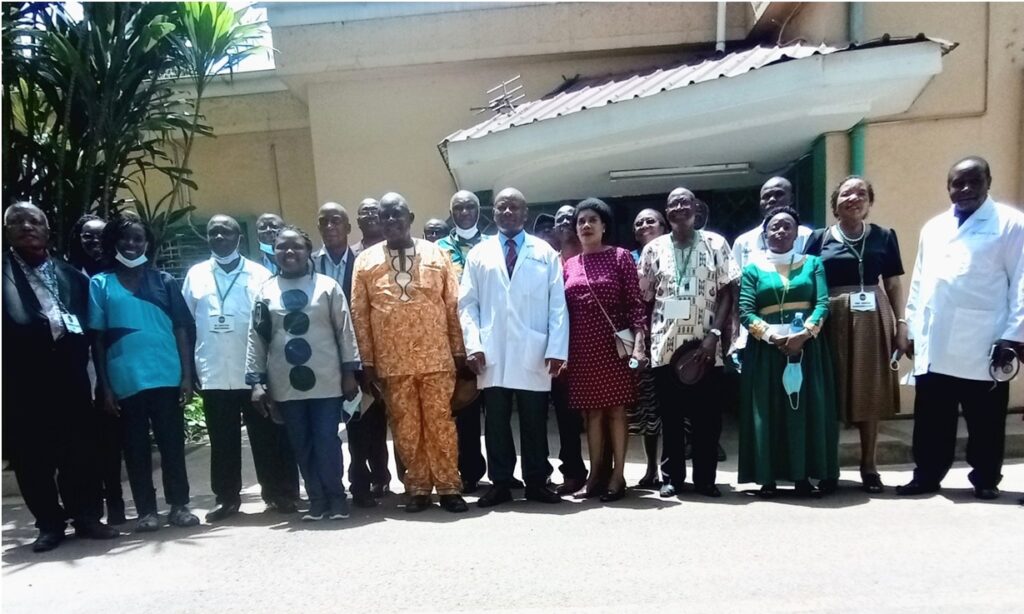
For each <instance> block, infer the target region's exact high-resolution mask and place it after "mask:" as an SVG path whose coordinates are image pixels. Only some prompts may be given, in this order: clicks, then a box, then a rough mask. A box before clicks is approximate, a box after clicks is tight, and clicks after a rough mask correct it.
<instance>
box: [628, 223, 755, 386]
mask: <svg viewBox="0 0 1024 614" xmlns="http://www.w3.org/2000/svg"><path fill="white" fill-rule="evenodd" d="M697 234H698V236H697V238H696V240H695V241H694V243H693V246H692V247H691V248H687V249H682V250H681V249H678V248H677V247H676V246H675V244H674V242H673V240H672V235H671V234H666V235H662V236H660V237H658V238H657V239H654V240H652V241H651V242H650V243H648V244H647V246H646V247H644V250H643V253H641V255H640V264H639V274H640V291H641V293H642V294H643V299H644V301H646V302H652V301H653V302H654V310H653V312H652V314H651V366H652V367H660V366H663V365H667V364H669V362H670V361H671V360H672V354H673V353H674V352H675V351H676V349H677V348H679V347H681V346H682V345H683V344H685V343H687V342H689V341H692V340H695V339H696V340H698V341H699V340H702V339H704V337H705V336H706V335H707V333H708V331H709V330H710V328H711V324H712V323H713V321H714V319H715V308H716V307H717V305H718V296H719V293H720V292H721V290H722V289H723V288H725V286H727V285H728V284H730V283H732V282H734V281H736V280H737V279H739V277H740V270H739V267H737V266H736V263H735V262H734V261H733V259H732V252H731V251H730V250H729V243H728V242H727V241H726V240H725V238H724V237H722V236H721V235H719V234H715V233H713V232H708V231H705V230H701V231H698V233H697ZM681 268H685V270H684V271H680V270H679V269H681ZM673 300H680V301H685V302H687V303H688V305H689V318H686V319H682V318H669V317H666V301H673ZM716 364H719V365H721V364H722V357H721V355H719V354H718V353H717V352H716Z"/></svg>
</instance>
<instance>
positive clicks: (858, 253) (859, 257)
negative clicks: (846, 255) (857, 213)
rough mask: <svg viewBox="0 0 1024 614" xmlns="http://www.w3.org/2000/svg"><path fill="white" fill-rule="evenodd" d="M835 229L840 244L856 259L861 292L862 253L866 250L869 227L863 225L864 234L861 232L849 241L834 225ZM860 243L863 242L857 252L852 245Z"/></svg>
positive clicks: (862, 278)
mask: <svg viewBox="0 0 1024 614" xmlns="http://www.w3.org/2000/svg"><path fill="white" fill-rule="evenodd" d="M835 228H836V234H838V235H839V239H840V242H841V243H842V244H843V245H844V246H845V247H846V249H848V250H850V253H852V254H853V256H854V257H855V258H856V259H857V274H858V275H859V276H860V291H861V292H863V291H864V253H865V252H866V251H867V249H868V232H870V231H871V227H870V226H868V225H867V224H864V232H862V233H861V235H860V236H859V237H858V238H856V239H850V237H848V236H846V233H845V232H843V229H842V228H840V226H839V224H836V226H835ZM861 241H863V243H861V246H860V250H859V251H858V250H857V248H856V247H855V246H854V244H855V243H860V242H861Z"/></svg>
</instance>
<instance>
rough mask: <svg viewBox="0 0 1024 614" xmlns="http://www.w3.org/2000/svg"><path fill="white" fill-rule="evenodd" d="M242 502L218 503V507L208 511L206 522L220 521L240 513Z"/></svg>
mask: <svg viewBox="0 0 1024 614" xmlns="http://www.w3.org/2000/svg"><path fill="white" fill-rule="evenodd" d="M239 507H241V504H239V503H238V502H231V503H218V504H217V507H215V508H213V509H212V510H210V511H209V512H207V513H206V522H218V521H220V520H224V519H225V518H228V517H230V516H234V515H235V514H237V513H238V508H239Z"/></svg>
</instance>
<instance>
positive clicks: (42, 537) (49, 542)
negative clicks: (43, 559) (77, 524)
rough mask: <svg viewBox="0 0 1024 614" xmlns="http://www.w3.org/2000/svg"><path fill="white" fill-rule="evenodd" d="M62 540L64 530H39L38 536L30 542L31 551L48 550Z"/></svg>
mask: <svg viewBox="0 0 1024 614" xmlns="http://www.w3.org/2000/svg"><path fill="white" fill-rule="evenodd" d="M62 541H64V532H63V531H61V532H60V533H58V532H56V531H40V532H39V537H37V538H36V541H34V542H32V552H49V551H50V550H53V549H54V548H56V547H57V546H59V545H60V543H61V542H62Z"/></svg>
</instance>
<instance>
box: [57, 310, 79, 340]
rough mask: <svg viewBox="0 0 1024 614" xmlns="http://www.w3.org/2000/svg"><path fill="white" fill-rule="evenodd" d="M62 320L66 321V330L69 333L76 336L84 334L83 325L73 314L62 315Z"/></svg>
mask: <svg viewBox="0 0 1024 614" xmlns="http://www.w3.org/2000/svg"><path fill="white" fill-rule="evenodd" d="M60 319H62V320H64V328H66V329H67V330H68V332H69V333H72V334H75V335H81V334H82V325H81V323H79V321H78V316H76V315H75V314H73V313H62V314H60Z"/></svg>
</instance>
